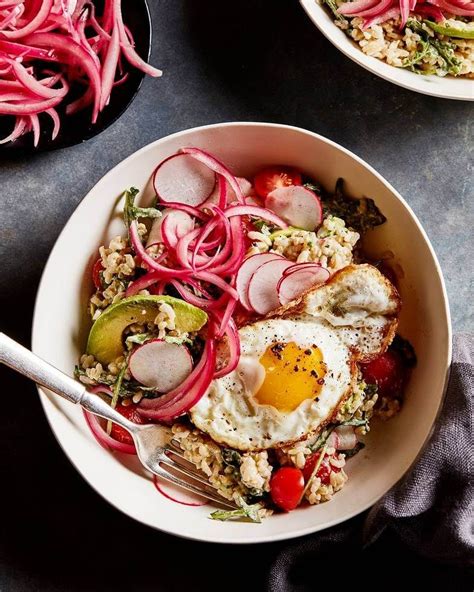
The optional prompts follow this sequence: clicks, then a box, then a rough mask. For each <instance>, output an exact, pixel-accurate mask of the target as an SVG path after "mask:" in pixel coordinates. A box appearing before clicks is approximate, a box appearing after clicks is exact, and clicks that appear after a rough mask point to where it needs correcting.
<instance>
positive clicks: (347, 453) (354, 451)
mask: <svg viewBox="0 0 474 592" xmlns="http://www.w3.org/2000/svg"><path fill="white" fill-rule="evenodd" d="M363 448H365V444H364V443H363V442H357V444H356V445H355V446H354V448H351V449H350V450H344V451H343V454H344V456H345V457H346V458H352V457H353V456H355V455H356V454H357V453H358V452H360V451H361V450H362V449H363Z"/></svg>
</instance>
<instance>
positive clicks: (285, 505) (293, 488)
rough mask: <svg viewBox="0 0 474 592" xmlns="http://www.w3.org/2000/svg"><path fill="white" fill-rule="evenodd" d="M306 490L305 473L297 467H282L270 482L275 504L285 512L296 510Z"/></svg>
mask: <svg viewBox="0 0 474 592" xmlns="http://www.w3.org/2000/svg"><path fill="white" fill-rule="evenodd" d="M303 490H304V478H303V473H302V472H301V471H300V469H297V468H296V467H280V468H279V469H277V470H276V471H275V473H274V474H273V477H272V478H271V481H270V495H271V496H272V500H273V502H274V503H275V504H276V505H277V506H278V507H279V508H281V509H282V510H285V512H289V511H290V510H294V509H295V508H296V506H297V505H298V504H299V503H300V500H301V496H302V495H303Z"/></svg>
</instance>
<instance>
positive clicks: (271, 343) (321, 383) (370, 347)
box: [190, 265, 400, 451]
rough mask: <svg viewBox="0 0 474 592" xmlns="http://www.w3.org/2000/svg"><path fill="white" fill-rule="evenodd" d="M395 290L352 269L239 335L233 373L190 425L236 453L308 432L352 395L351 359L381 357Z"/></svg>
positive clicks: (394, 310)
mask: <svg viewBox="0 0 474 592" xmlns="http://www.w3.org/2000/svg"><path fill="white" fill-rule="evenodd" d="M399 306H400V302H399V297H398V294H397V292H396V290H395V288H394V287H393V286H392V285H391V284H390V282H388V280H386V278H384V276H382V274H380V272H379V271H378V270H377V269H376V268H374V267H372V266H370V265H351V266H349V267H347V268H345V269H343V270H341V271H340V272H338V273H337V274H335V275H334V276H333V277H332V278H331V280H330V281H329V282H328V283H327V284H325V285H324V286H321V287H319V288H314V289H313V290H310V291H309V292H307V293H306V294H305V295H304V296H303V297H302V298H301V299H300V300H298V301H296V302H294V303H292V304H291V305H289V306H287V307H285V308H283V309H280V310H278V311H276V313H275V314H274V317H273V318H267V319H264V320H261V321H257V322H255V323H253V324H250V325H246V326H245V327H242V328H241V329H240V330H239V336H240V345H241V355H240V359H239V364H238V366H237V368H236V369H235V370H234V371H233V372H231V373H230V374H228V375H226V376H224V377H222V378H219V379H217V380H214V381H213V382H212V383H211V386H210V388H209V390H208V392H207V393H206V395H205V396H204V397H202V398H201V400H200V401H199V402H198V403H197V404H196V405H195V406H194V407H193V408H192V409H191V411H190V417H191V420H192V422H193V423H194V424H195V426H196V427H198V428H199V429H200V430H202V431H203V432H206V433H207V434H208V435H209V436H210V437H211V438H212V439H213V440H215V441H216V442H218V443H220V444H223V445H225V446H229V447H231V448H235V449H238V450H243V451H246V450H263V449H267V448H277V447H280V446H283V445H285V444H289V443H291V442H295V441H297V440H300V439H302V438H304V437H305V436H306V435H308V434H310V433H314V432H316V431H318V430H319V429H321V427H322V426H323V425H324V424H325V423H327V422H328V421H330V420H331V417H333V416H334V414H336V413H337V410H338V409H339V407H340V405H341V404H342V402H343V401H344V400H345V399H346V398H347V397H348V396H349V395H350V394H351V393H352V390H353V388H354V385H355V382H356V380H357V365H356V361H358V360H366V359H370V358H371V357H373V356H375V355H379V353H382V352H383V351H384V350H385V349H386V348H387V346H388V344H389V343H390V340H391V338H392V336H393V334H394V332H395V329H396V324H397V315H398V311H399Z"/></svg>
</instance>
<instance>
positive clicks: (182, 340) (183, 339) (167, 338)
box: [163, 335, 193, 345]
mask: <svg viewBox="0 0 474 592" xmlns="http://www.w3.org/2000/svg"><path fill="white" fill-rule="evenodd" d="M163 339H164V340H165V341H167V342H168V343H176V345H183V343H186V344H187V345H192V344H193V342H192V340H191V339H189V337H174V336H173V335H165V336H164V337H163Z"/></svg>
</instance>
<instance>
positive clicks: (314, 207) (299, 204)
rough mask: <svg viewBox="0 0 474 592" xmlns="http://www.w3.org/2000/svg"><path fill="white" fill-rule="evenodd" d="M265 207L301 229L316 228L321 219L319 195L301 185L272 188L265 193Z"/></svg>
mask: <svg viewBox="0 0 474 592" xmlns="http://www.w3.org/2000/svg"><path fill="white" fill-rule="evenodd" d="M265 207H266V208H268V209H269V210H272V211H273V212H275V214H277V215H278V216H280V218H283V220H285V222H288V224H290V226H295V227H296V228H302V229H303V230H316V228H317V227H318V226H319V225H320V224H321V222H322V220H323V209H322V207H321V202H320V201H319V197H318V196H317V195H316V194H315V193H313V191H310V190H309V189H306V187H302V186H301V185H292V186H291V187H279V188H278V189H274V190H273V191H271V192H270V193H269V194H268V195H267V198H266V199H265Z"/></svg>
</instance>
